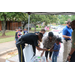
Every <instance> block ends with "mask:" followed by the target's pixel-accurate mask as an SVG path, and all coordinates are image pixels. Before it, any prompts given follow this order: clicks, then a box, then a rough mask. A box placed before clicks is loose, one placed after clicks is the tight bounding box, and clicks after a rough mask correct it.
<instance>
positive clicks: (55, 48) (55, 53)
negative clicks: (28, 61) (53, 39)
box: [53, 43, 60, 56]
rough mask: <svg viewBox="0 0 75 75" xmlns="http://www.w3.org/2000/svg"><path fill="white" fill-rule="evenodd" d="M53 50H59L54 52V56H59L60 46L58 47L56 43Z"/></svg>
mask: <svg viewBox="0 0 75 75" xmlns="http://www.w3.org/2000/svg"><path fill="white" fill-rule="evenodd" d="M53 50H58V51H53V54H54V55H56V56H57V55H58V54H59V50H60V44H59V45H57V44H56V43H55V44H54V48H53Z"/></svg>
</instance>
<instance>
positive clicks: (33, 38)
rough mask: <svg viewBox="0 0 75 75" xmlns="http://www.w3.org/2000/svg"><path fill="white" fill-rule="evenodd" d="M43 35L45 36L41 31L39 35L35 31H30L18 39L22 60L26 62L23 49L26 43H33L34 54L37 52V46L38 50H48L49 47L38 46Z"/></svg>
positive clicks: (17, 44)
mask: <svg viewBox="0 0 75 75" xmlns="http://www.w3.org/2000/svg"><path fill="white" fill-rule="evenodd" d="M42 37H43V34H42V33H39V34H38V35H36V34H34V33H28V34H26V35H23V36H21V37H20V38H19V39H18V41H17V42H16V47H17V49H18V53H19V61H20V62H24V56H23V49H24V47H25V43H27V44H30V45H32V47H33V52H34V56H35V53H36V48H37V50H44V51H48V49H42V48H40V47H39V46H38V40H39V41H40V42H41V39H42Z"/></svg>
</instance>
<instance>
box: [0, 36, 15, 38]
mask: <svg viewBox="0 0 75 75" xmlns="http://www.w3.org/2000/svg"><path fill="white" fill-rule="evenodd" d="M8 37H14V36H0V38H8Z"/></svg>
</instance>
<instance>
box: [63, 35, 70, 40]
mask: <svg viewBox="0 0 75 75" xmlns="http://www.w3.org/2000/svg"><path fill="white" fill-rule="evenodd" d="M63 37H64V38H70V39H71V37H70V36H66V35H63Z"/></svg>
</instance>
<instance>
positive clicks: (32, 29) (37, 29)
mask: <svg viewBox="0 0 75 75" xmlns="http://www.w3.org/2000/svg"><path fill="white" fill-rule="evenodd" d="M41 29H42V28H36V31H41ZM34 30H35V28H31V31H34Z"/></svg>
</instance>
